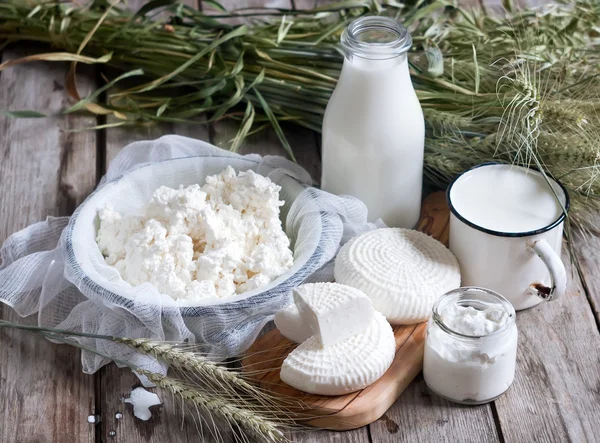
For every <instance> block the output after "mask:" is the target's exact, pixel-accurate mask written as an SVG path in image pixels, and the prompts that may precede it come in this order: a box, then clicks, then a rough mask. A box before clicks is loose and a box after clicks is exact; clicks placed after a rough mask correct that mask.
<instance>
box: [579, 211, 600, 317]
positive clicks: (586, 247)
mask: <svg viewBox="0 0 600 443" xmlns="http://www.w3.org/2000/svg"><path fill="white" fill-rule="evenodd" d="M596 220H597V222H596V224H595V226H598V227H600V214H597V216H596ZM573 249H574V250H575V253H576V254H577V259H578V260H579V267H580V269H581V274H582V279H583V281H582V283H583V286H584V288H585V290H586V292H587V296H588V300H589V302H590V304H591V307H592V309H593V311H594V315H595V317H596V323H597V325H599V326H600V274H599V272H598V271H599V270H600V238H599V237H598V236H597V235H593V234H590V233H583V232H581V231H575V232H574V235H573Z"/></svg>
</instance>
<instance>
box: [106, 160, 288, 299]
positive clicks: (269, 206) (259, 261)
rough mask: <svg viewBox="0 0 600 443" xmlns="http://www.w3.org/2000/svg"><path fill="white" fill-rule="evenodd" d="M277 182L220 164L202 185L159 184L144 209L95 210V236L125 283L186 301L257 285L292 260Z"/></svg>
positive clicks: (269, 279)
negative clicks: (148, 286)
mask: <svg viewBox="0 0 600 443" xmlns="http://www.w3.org/2000/svg"><path fill="white" fill-rule="evenodd" d="M280 189H281V188H280V187H279V186H277V185H276V184H275V183H273V182H272V181H271V180H270V179H268V178H266V177H263V176H261V175H259V174H257V173H255V172H254V171H251V170H249V171H246V172H240V173H239V174H236V173H235V171H234V170H233V168H231V167H227V169H225V170H224V171H222V172H221V173H220V174H218V175H214V176H209V177H207V178H206V183H205V184H204V185H203V186H199V185H191V186H188V187H185V188H184V187H183V186H180V187H179V189H172V188H168V187H166V186H161V187H160V188H158V189H157V190H156V191H155V192H154V194H153V196H152V199H151V200H150V202H149V203H148V204H147V206H146V207H145V208H144V211H143V213H144V215H143V216H134V215H121V214H119V213H117V212H115V211H114V210H113V208H112V207H111V206H110V205H107V206H106V207H105V208H103V209H101V210H100V211H99V214H98V215H99V218H100V229H99V230H98V236H97V239H96V240H97V243H98V246H99V247H100V250H101V251H102V254H103V255H104V257H105V260H106V263H107V264H109V265H111V266H114V267H115V268H116V269H117V270H118V271H119V273H120V274H121V277H122V278H123V279H124V280H125V281H127V282H129V283H131V284H132V285H134V286H135V285H139V284H142V283H145V282H148V283H151V284H153V285H154V286H156V288H157V289H158V290H159V291H160V292H161V293H163V294H167V295H169V296H171V297H173V298H174V299H175V300H181V299H183V300H185V301H186V302H187V303H193V302H194V301H201V300H206V299H209V298H224V297H230V296H232V295H234V294H240V293H242V292H246V291H250V290H252V289H256V288H259V287H261V286H264V285H266V284H268V283H270V282H271V281H273V280H274V279H276V278H277V277H279V276H280V275H281V274H283V273H284V272H285V271H287V270H288V269H289V268H290V267H291V266H292V264H293V258H292V252H291V250H290V242H289V239H288V238H287V236H286V235H285V233H284V232H283V229H282V226H281V221H280V220H279V208H280V206H281V205H283V203H284V202H283V201H280V200H279V191H280Z"/></svg>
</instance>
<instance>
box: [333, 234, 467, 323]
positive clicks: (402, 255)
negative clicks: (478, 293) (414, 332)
mask: <svg viewBox="0 0 600 443" xmlns="http://www.w3.org/2000/svg"><path fill="white" fill-rule="evenodd" d="M334 272H335V280H336V281H337V282H338V283H343V284H345V285H348V286H352V287H355V288H357V289H360V290H361V291H363V292H364V293H365V294H367V295H368V296H369V297H370V298H371V300H373V307H374V308H375V309H376V310H377V311H379V312H381V313H382V314H383V315H385V317H386V318H387V319H388V321H389V322H390V323H391V324H407V325H408V324H413V323H419V322H422V321H424V320H426V319H427V318H428V317H429V316H430V315H431V309H432V308H433V304H434V303H435V301H436V300H437V299H438V297H440V296H441V295H443V294H445V293H446V292H448V291H450V290H452V289H455V288H458V287H459V286H460V269H459V267H458V262H457V260H456V257H454V254H452V252H450V250H449V249H448V248H446V247H445V246H444V245H443V244H442V243H440V242H439V241H437V240H436V239H434V238H432V237H430V236H429V235H427V234H423V233H422V232H419V231H414V230H412V229H401V228H383V229H377V230H375V231H370V232H367V233H365V234H362V235H360V236H358V237H356V238H354V239H352V240H351V241H349V242H348V243H346V244H345V245H344V246H343V247H342V249H341V250H340V253H339V254H338V256H337V258H336V259H335V271H334Z"/></svg>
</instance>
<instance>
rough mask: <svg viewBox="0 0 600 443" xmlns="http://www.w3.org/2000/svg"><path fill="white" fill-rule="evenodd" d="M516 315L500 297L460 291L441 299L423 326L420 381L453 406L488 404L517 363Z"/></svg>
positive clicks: (468, 289)
mask: <svg viewBox="0 0 600 443" xmlns="http://www.w3.org/2000/svg"><path fill="white" fill-rule="evenodd" d="M515 319H516V314H515V310H514V308H513V307H512V305H511V304H510V302H509V301H508V300H506V299H505V298H504V297H502V296H501V295H500V294H498V293H496V292H493V291H490V290H488V289H484V288H478V287H463V288H458V289H455V290H453V291H450V292H448V293H447V294H445V295H443V296H442V297H440V299H439V300H438V301H437V302H436V303H435V304H434V306H433V312H432V316H431V318H430V319H429V323H428V324H427V337H426V339H425V356H424V360H423V377H424V378H425V383H427V386H428V387H429V388H430V389H431V390H432V391H433V392H435V393H436V394H438V395H439V396H441V397H444V398H445V399H447V400H451V401H453V402H457V403H463V404H470V405H478V404H483V403H487V402H490V401H492V400H494V399H496V398H498V397H499V396H500V395H502V394H503V393H504V392H506V390H507V389H508V388H509V387H510V385H511V384H512V382H513V379H514V376H515V366H516V359H517V338H518V332H517V325H516V323H515Z"/></svg>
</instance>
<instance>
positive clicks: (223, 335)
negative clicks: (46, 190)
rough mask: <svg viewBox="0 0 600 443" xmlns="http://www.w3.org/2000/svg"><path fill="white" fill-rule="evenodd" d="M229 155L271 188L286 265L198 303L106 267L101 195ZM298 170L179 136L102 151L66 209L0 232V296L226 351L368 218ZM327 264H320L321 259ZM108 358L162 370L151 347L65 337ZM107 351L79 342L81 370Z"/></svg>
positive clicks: (112, 331)
mask: <svg viewBox="0 0 600 443" xmlns="http://www.w3.org/2000/svg"><path fill="white" fill-rule="evenodd" d="M227 165H231V166H232V167H233V168H234V169H236V170H238V171H239V170H248V169H252V170H254V171H256V172H258V173H260V174H262V175H264V176H267V177H269V178H271V180H273V181H274V182H276V183H277V184H279V185H280V186H281V187H282V190H281V193H280V198H281V199H282V200H285V205H284V206H283V207H282V208H281V219H282V220H283V226H284V229H285V231H286V233H287V235H288V237H289V238H290V240H291V244H292V250H293V252H294V267H293V268H292V269H291V270H290V271H289V272H287V273H286V274H284V275H282V276H281V277H279V278H278V279H277V280H275V281H274V282H272V283H271V284H269V285H267V286H266V287H264V288H260V289H259V290H256V291H252V292H248V293H245V294H239V295H236V296H234V297H232V298H229V299H220V300H218V301H214V300H213V301H207V303H206V304H205V305H202V306H184V305H181V304H177V303H176V302H174V301H173V299H171V298H170V297H169V296H167V295H164V294H160V293H159V292H158V290H157V289H156V288H155V287H154V286H152V285H150V284H147V283H146V284H142V285H139V286H135V287H133V286H131V285H130V284H129V283H126V282H125V281H123V280H122V279H121V278H120V277H119V274H118V272H117V271H116V269H114V268H112V267H110V266H108V265H107V264H106V263H105V261H104V259H103V257H102V254H101V253H100V250H99V248H98V246H97V245H96V240H95V237H96V232H97V228H98V219H97V211H98V209H99V208H101V207H104V205H105V204H106V202H110V203H111V204H112V205H113V207H114V209H115V210H117V211H118V212H121V213H135V211H136V210H139V209H140V208H142V207H143V205H144V204H145V203H146V202H147V201H148V200H149V199H150V197H151V195H152V193H153V191H154V190H155V189H156V188H157V187H159V186H160V185H163V184H164V185H167V186H171V187H177V186H179V185H180V184H182V185H184V186H187V185H190V184H193V183H200V184H203V183H204V179H205V177H206V176H207V175H210V174H216V173H218V172H220V171H221V170H222V169H224V168H225V167H226V166H227ZM310 183H311V178H310V175H309V174H308V173H307V172H306V171H305V170H304V169H302V168H301V167H300V166H298V165H297V164H295V163H292V162H290V161H288V160H286V159H284V158H282V157H275V156H266V157H260V156H259V155H255V154H251V155H245V156H242V155H238V154H235V153H231V152H228V151H224V150H222V149H219V148H217V147H215V146H212V145H210V144H208V143H205V142H202V141H198V140H194V139H190V138H185V137H179V136H165V137H162V138H160V139H158V140H155V141H143V142H136V143H132V144H130V145H128V146H127V147H125V148H124V149H123V150H122V151H121V152H120V153H119V155H118V156H117V157H116V158H115V159H114V160H113V161H112V163H111V164H110V167H109V169H108V171H107V174H106V176H105V177H104V178H103V179H102V181H101V182H100V184H99V186H98V188H97V189H96V190H95V191H94V193H92V194H91V195H90V196H89V197H88V198H87V199H86V201H85V202H84V203H83V204H82V205H81V206H80V207H79V208H78V209H77V210H76V211H75V213H74V214H73V216H72V217H58V218H57V217H49V218H48V219H47V220H46V221H44V222H40V223H36V224H34V225H31V226H29V227H27V228H25V229H23V230H22V231H20V232H17V233H15V234H13V235H12V236H10V237H9V238H8V239H7V240H6V242H5V243H4V245H3V246H2V249H1V250H0V258H1V263H0V301H2V302H4V303H6V304H8V305H9V306H11V307H12V308H14V309H15V311H16V312H17V313H18V314H19V315H21V316H28V315H31V314H34V313H36V312H37V313H38V321H39V324H40V326H48V327H54V328H59V329H65V330H69V331H77V332H85V333H93V334H105V335H112V336H117V337H132V338H137V337H148V338H154V339H157V340H169V341H184V340H185V341H188V342H190V343H197V344H199V345H201V346H200V349H202V350H203V351H205V352H208V353H211V354H213V355H214V356H215V358H216V357H228V356H233V355H238V354H239V353H240V352H242V351H244V350H245V349H246V348H248V346H250V344H251V343H252V342H253V341H254V339H255V338H256V336H257V334H258V333H259V332H260V330H261V329H262V327H263V326H264V325H265V323H266V322H267V321H269V320H270V319H271V318H272V316H273V314H274V313H275V312H276V311H277V310H278V309H280V308H282V307H284V306H286V305H287V304H289V303H290V301H291V298H290V291H291V288H292V287H294V286H297V285H298V284H300V283H302V282H304V281H327V280H332V279H333V267H332V266H331V263H330V262H331V260H332V259H333V258H334V256H335V254H336V252H337V251H338V249H339V247H340V245H341V244H342V243H344V242H345V241H346V240H348V239H349V238H351V237H353V236H354V235H356V234H359V233H361V232H363V231H365V230H369V229H373V228H374V227H375V225H373V224H369V223H367V210H366V207H365V205H364V204H363V203H361V202H360V201H358V200H356V199H354V198H352V197H337V196H333V195H331V194H328V193H326V192H323V191H320V190H318V189H315V188H312V187H310ZM328 263H329V265H328ZM77 340H78V341H80V343H82V344H84V345H85V346H88V347H91V348H93V349H96V350H98V351H100V352H101V353H102V354H105V355H108V356H110V357H111V358H115V359H120V360H123V361H127V362H129V363H132V364H134V365H136V366H138V367H142V368H144V369H148V370H153V371H158V372H161V373H164V372H165V367H163V365H162V364H161V363H159V362H157V361H155V360H153V359H152V358H149V357H146V356H142V355H140V354H137V353H135V352H133V351H131V350H130V349H128V348H126V347H125V346H123V345H119V344H115V343H113V342H111V341H108V340H101V339H90V338H77ZM108 361H109V360H107V359H106V358H103V357H100V356H98V355H96V354H93V353H91V352H86V351H84V352H83V353H82V363H83V370H84V372H87V373H92V372H94V371H96V370H97V369H99V368H100V367H101V366H102V365H104V364H105V363H107V362H108Z"/></svg>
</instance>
